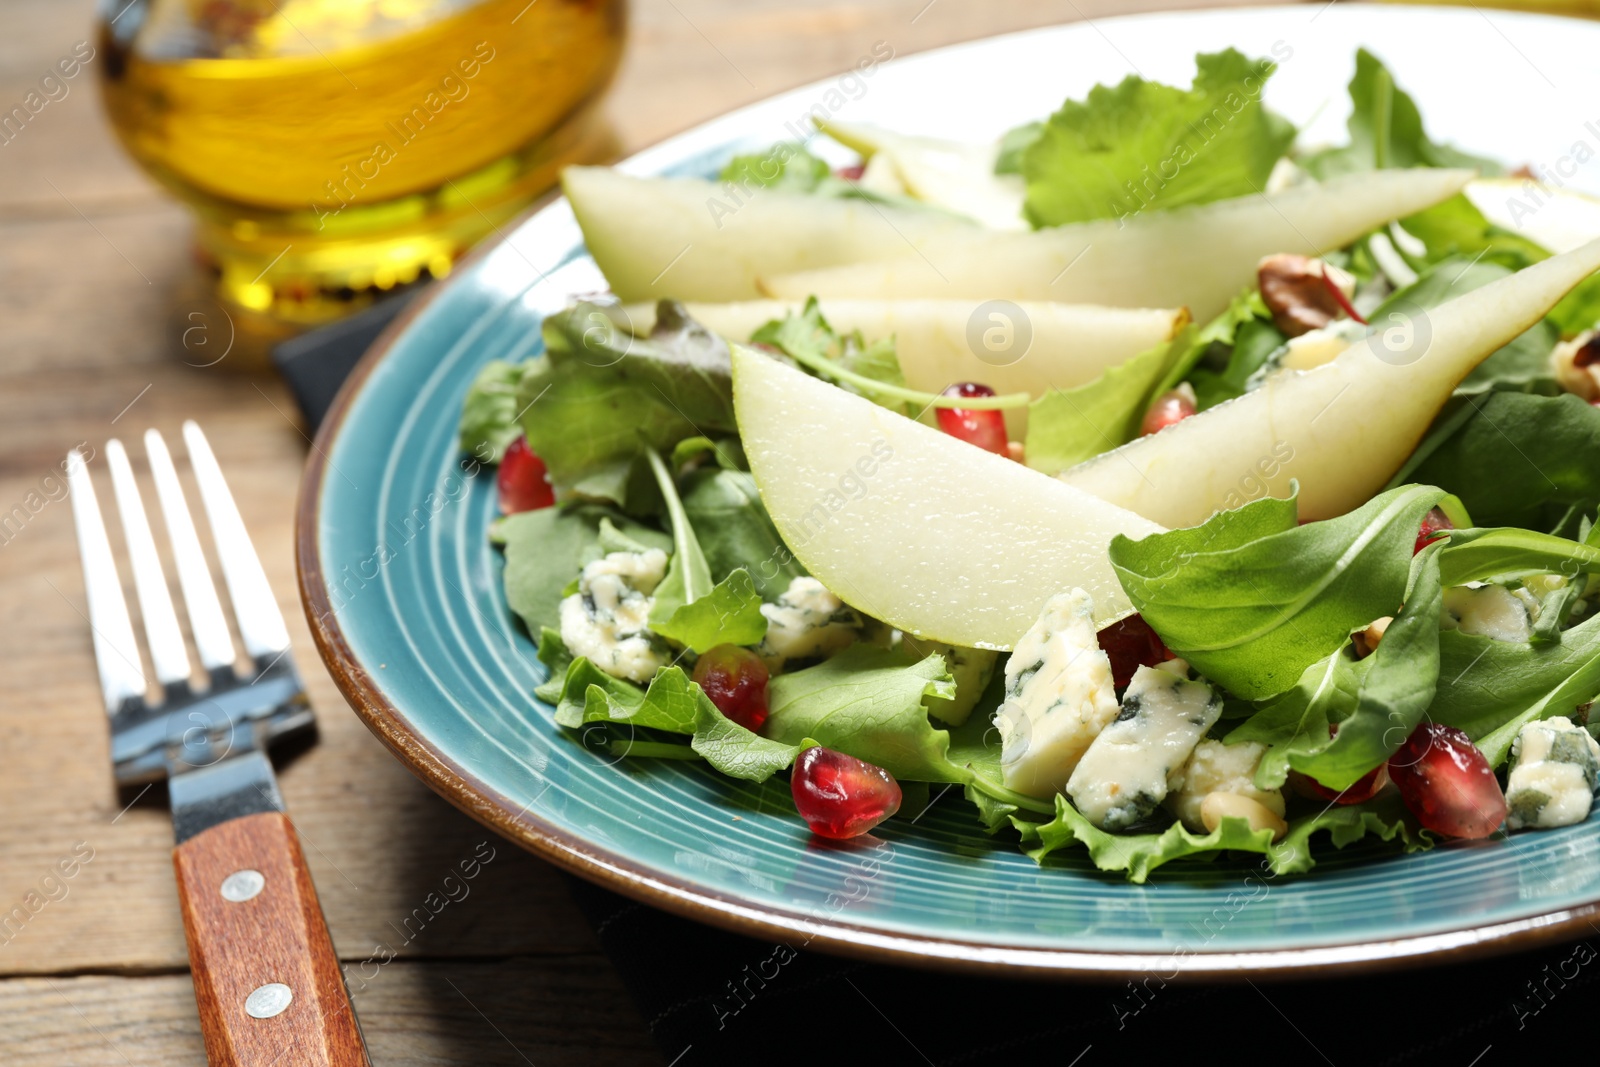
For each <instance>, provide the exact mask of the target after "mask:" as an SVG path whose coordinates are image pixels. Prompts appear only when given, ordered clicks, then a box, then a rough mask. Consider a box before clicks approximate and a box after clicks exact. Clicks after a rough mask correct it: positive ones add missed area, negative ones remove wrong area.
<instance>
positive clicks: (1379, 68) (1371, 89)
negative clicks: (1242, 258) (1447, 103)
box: [1300, 48, 1503, 178]
mask: <svg viewBox="0 0 1600 1067" xmlns="http://www.w3.org/2000/svg"><path fill="white" fill-rule="evenodd" d="M1350 104H1351V112H1350V120H1349V122H1348V124H1347V128H1348V129H1349V131H1350V143H1349V144H1348V145H1346V146H1344V147H1343V148H1329V149H1325V150H1323V151H1321V152H1315V153H1312V154H1311V155H1310V156H1308V157H1306V158H1305V159H1304V160H1302V161H1301V163H1300V165H1301V166H1302V167H1303V168H1305V169H1306V170H1307V171H1309V172H1310V173H1311V174H1312V175H1313V176H1314V177H1317V178H1331V177H1333V176H1335V175H1339V174H1353V173H1356V172H1358V171H1366V170H1383V169H1386V168H1389V167H1467V168H1476V169H1477V170H1479V171H1481V172H1482V173H1484V174H1500V173H1502V171H1503V168H1502V167H1501V166H1500V164H1499V163H1497V162H1495V161H1494V160H1492V159H1487V158H1484V157H1483V156H1475V155H1471V154H1469V153H1467V152H1463V151H1461V150H1460V149H1458V148H1452V147H1451V146H1450V145H1447V144H1441V143H1439V142H1437V141H1433V140H1430V139H1429V138H1428V135H1427V133H1426V132H1425V131H1424V130H1423V128H1422V114H1421V112H1419V111H1418V110H1417V105H1416V102H1415V101H1413V100H1412V99H1411V97H1410V96H1409V95H1407V94H1406V93H1405V92H1404V91H1402V90H1401V89H1400V87H1399V86H1397V85H1396V84H1395V81H1394V76H1393V75H1392V74H1390V73H1389V70H1388V68H1387V67H1385V66H1384V65H1383V63H1382V62H1381V61H1380V60H1379V59H1378V57H1376V56H1374V55H1373V54H1372V53H1371V52H1369V51H1367V50H1366V49H1365V48H1362V49H1359V50H1357V52H1356V73H1355V76H1354V77H1353V78H1351V79H1350Z"/></svg>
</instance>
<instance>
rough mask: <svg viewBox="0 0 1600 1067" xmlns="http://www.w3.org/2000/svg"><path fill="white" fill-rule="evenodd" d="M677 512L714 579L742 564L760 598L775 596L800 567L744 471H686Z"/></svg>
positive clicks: (799, 572)
mask: <svg viewBox="0 0 1600 1067" xmlns="http://www.w3.org/2000/svg"><path fill="white" fill-rule="evenodd" d="M683 513H684V514H685V515H686V516H687V517H688V519H689V525H690V526H691V527H692V528H693V529H694V532H695V536H696V537H697V538H699V541H700V547H701V548H702V549H703V550H704V552H705V557H706V563H707V565H708V566H709V567H710V568H711V577H712V578H714V579H716V580H717V581H722V580H723V579H724V578H727V577H728V575H730V574H732V573H733V572H734V571H735V570H738V569H739V568H741V567H743V568H746V569H747V570H748V572H749V575H750V578H751V579H752V580H753V581H754V582H755V587H756V591H757V592H758V593H760V594H761V598H762V599H763V600H767V601H775V600H777V599H778V597H779V596H781V595H782V594H783V592H784V591H785V590H786V589H788V588H789V582H790V581H791V580H792V579H795V578H798V577H800V576H801V575H803V574H805V573H806V572H805V568H804V567H802V566H801V565H800V562H799V561H798V560H797V559H795V558H794V554H793V553H792V552H790V551H789V549H788V546H786V545H785V544H784V543H783V538H782V537H780V536H779V535H778V528H777V527H776V526H774V525H773V523H772V518H771V516H769V515H768V514H767V509H766V507H765V505H763V504H762V503H761V494H760V493H759V492H757V491H756V483H755V479H754V478H752V477H751V476H750V475H749V474H748V473H746V472H745V471H738V470H698V471H692V472H691V473H690V474H689V476H688V477H687V478H686V479H684V485H683Z"/></svg>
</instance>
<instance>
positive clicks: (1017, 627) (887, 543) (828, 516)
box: [733, 345, 1161, 649]
mask: <svg viewBox="0 0 1600 1067" xmlns="http://www.w3.org/2000/svg"><path fill="white" fill-rule="evenodd" d="M733 402H734V410H735V414H736V415H737V416H738V420H739V433H740V438H741V440H742V441H743V443H744V449H745V455H746V456H748V457H749V460H750V472H751V474H753V475H754V476H755V480H756V486H757V488H759V490H760V492H761V499H762V502H763V503H765V504H766V507H767V511H768V512H769V513H770V514H771V515H772V520H773V522H775V523H776V524H777V527H778V532H779V533H780V534H782V535H783V539H784V543H785V544H787V545H788V546H789V549H790V551H792V552H793V553H794V554H795V557H796V558H797V559H798V560H799V561H800V562H801V563H802V564H804V565H805V568H806V569H807V570H809V571H810V572H811V573H812V574H813V575H815V576H816V577H817V578H818V579H819V580H820V581H821V582H822V583H823V584H824V585H826V586H827V587H828V588H829V589H831V590H833V592H834V593H835V594H836V595H837V596H839V597H840V598H841V599H843V600H845V601H846V602H848V603H849V604H851V605H852V606H853V607H855V608H857V609H858V610H860V611H863V612H865V613H867V614H868V615H872V616H874V617H876V618H879V619H882V620H883V621H885V622H887V623H889V624H890V625H892V626H895V627H898V628H899V629H901V630H904V631H906V632H907V633H910V634H913V635H914V636H917V637H921V638H926V639H929V640H934V641H944V642H947V643H949V644H952V645H961V646H964V647H968V648H989V649H1009V648H1010V647H1011V646H1012V644H1013V643H1015V642H1016V640H1017V638H1018V637H1020V636H1022V634H1023V633H1024V632H1025V631H1026V630H1027V629H1028V627H1029V626H1031V625H1033V623H1034V621H1035V620H1036V619H1038V617H1039V610H1040V608H1041V606H1042V605H1043V604H1044V602H1045V601H1046V600H1047V599H1049V597H1050V596H1051V594H1053V593H1058V592H1061V591H1062V590H1066V589H1071V588H1073V587H1080V588H1082V589H1084V590H1086V591H1088V593H1089V594H1090V596H1092V597H1093V598H1094V606H1095V619H1096V622H1097V624H1098V625H1099V626H1105V625H1107V624H1108V623H1111V622H1114V621H1115V620H1117V619H1120V618H1122V617H1123V616H1125V615H1128V614H1130V613H1132V611H1133V607H1132V605H1131V604H1129V603H1128V598H1127V597H1126V596H1125V595H1124V594H1123V592H1122V585H1121V583H1120V582H1118V580H1117V577H1116V575H1115V573H1113V571H1112V569H1111V563H1110V560H1109V559H1108V558H1107V555H1106V546H1107V545H1108V544H1109V543H1110V541H1111V539H1112V538H1113V537H1114V536H1116V535H1117V534H1119V533H1121V534H1127V535H1128V536H1129V537H1144V536H1146V535H1147V534H1151V533H1158V532H1160V529H1161V528H1160V527H1159V526H1157V525H1155V524H1154V523H1152V522H1150V521H1148V520H1146V519H1142V518H1140V517H1139V516H1137V515H1135V514H1133V513H1131V512H1128V511H1124V510H1122V509H1121V508H1117V507H1113V506H1111V505H1109V504H1107V503H1105V502H1104V501H1102V500H1098V499H1096V498H1095V497H1092V496H1089V495H1088V494H1087V493H1083V492H1080V491H1078V490H1076V489H1074V488H1072V487H1071V486H1069V485H1066V484H1065V483H1063V482H1059V481H1056V480H1055V479H1054V478H1051V477H1049V476H1047V475H1043V474H1040V473H1039V472H1037V471H1034V470H1030V469H1028V468H1027V467H1025V466H1023V465H1022V464H1020V463H1017V462H1014V461H1012V460H1009V459H1006V458H1004V457H1001V456H997V455H995V454H994V453H992V452H985V451H983V450H982V449H979V448H975V447H973V446H972V445H969V444H967V443H965V442H963V441H959V440H957V439H956V438H954V437H950V436H948V435H947V434H943V433H940V432H939V431H938V430H935V429H932V428H931V427H928V426H924V425H922V424H920V423H918V422H914V421H913V420H911V419H908V418H906V417H905V416H903V415H898V414H896V413H894V412H892V411H889V410H888V409H887V408H883V407H880V406H878V405H877V404H874V403H872V402H871V401H868V400H864V399H862V398H861V397H858V396H855V395H853V394H851V393H847V392H845V391H844V390H842V389H838V388H835V387H834V386H831V385H829V384H827V383H826V382H823V381H821V380H819V379H817V378H813V377H811V376H810V375H807V374H803V373H801V372H800V371H797V370H794V369H792V368H790V367H787V366H784V365H783V364H781V363H779V362H777V361H776V360H773V359H769V358H768V357H766V356H763V355H761V354H759V353H757V352H754V351H751V350H750V349H747V348H743V347H740V346H737V345H736V346H734V349H733Z"/></svg>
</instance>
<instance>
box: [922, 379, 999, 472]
mask: <svg viewBox="0 0 1600 1067" xmlns="http://www.w3.org/2000/svg"><path fill="white" fill-rule="evenodd" d="M943 395H944V396H994V390H993V389H990V388H989V387H988V386H987V385H979V384H978V383H977V382H961V383H959V384H957V385H952V386H951V387H950V388H948V389H946V390H945V391H944V393H943ZM934 410H935V411H936V412H938V415H939V429H941V430H943V431H944V432H945V433H947V434H949V435H950V436H951V437H959V438H961V440H963V441H965V442H967V444H969V445H977V446H978V447H979V448H982V449H986V450H987V451H990V452H993V453H995V454H997V455H1001V456H1006V455H1010V449H1008V448H1007V447H1006V446H1007V442H1006V417H1005V415H1003V414H1001V413H1000V412H998V411H971V410H969V409H967V408H935V409H934Z"/></svg>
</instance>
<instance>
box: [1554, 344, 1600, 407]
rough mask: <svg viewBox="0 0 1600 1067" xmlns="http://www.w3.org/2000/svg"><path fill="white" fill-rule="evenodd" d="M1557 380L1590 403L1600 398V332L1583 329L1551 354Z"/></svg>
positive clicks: (1559, 345) (1567, 389)
mask: <svg viewBox="0 0 1600 1067" xmlns="http://www.w3.org/2000/svg"><path fill="white" fill-rule="evenodd" d="M1550 362H1551V364H1552V365H1553V366H1554V367H1555V372H1556V381H1558V382H1560V383H1561V388H1563V389H1565V390H1566V391H1567V392H1569V393H1575V394H1576V395H1578V396H1581V397H1583V399H1585V400H1587V401H1589V402H1590V403H1591V404H1592V403H1594V402H1595V401H1596V400H1600V334H1597V333H1596V332H1595V331H1594V330H1585V331H1583V332H1582V333H1580V334H1579V335H1578V336H1576V337H1574V338H1573V339H1572V340H1570V341H1562V342H1561V343H1560V344H1558V345H1556V347H1555V350H1554V351H1553V352H1551V353H1550Z"/></svg>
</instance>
